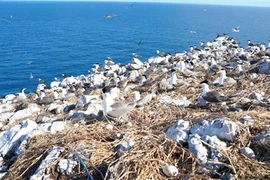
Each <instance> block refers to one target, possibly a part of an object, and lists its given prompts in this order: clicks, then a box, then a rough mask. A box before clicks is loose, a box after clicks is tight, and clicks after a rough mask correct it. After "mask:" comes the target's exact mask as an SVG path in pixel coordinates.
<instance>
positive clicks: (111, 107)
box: [102, 93, 137, 121]
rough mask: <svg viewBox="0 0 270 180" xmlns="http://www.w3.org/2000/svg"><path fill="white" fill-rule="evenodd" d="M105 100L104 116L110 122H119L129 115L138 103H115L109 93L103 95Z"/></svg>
mask: <svg viewBox="0 0 270 180" xmlns="http://www.w3.org/2000/svg"><path fill="white" fill-rule="evenodd" d="M102 96H103V99H104V107H103V114H104V116H105V117H106V119H108V120H114V121H116V120H118V119H119V118H121V117H122V116H123V115H125V114H127V113H129V112H130V111H132V110H133V109H134V108H135V107H136V105H137V103H136V102H132V103H120V102H115V101H114V100H113V99H112V98H111V97H110V94H109V93H103V94H102Z"/></svg>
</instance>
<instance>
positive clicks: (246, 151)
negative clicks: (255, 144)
mask: <svg viewBox="0 0 270 180" xmlns="http://www.w3.org/2000/svg"><path fill="white" fill-rule="evenodd" d="M241 153H243V154H244V155H245V156H247V157H248V158H250V159H255V158H256V156H255V153H254V151H253V150H252V149H251V148H249V147H244V148H242V149H241Z"/></svg>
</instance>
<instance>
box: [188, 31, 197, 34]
mask: <svg viewBox="0 0 270 180" xmlns="http://www.w3.org/2000/svg"><path fill="white" fill-rule="evenodd" d="M189 33H191V34H197V32H196V31H189Z"/></svg>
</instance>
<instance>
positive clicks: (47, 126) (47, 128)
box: [37, 123, 52, 132]
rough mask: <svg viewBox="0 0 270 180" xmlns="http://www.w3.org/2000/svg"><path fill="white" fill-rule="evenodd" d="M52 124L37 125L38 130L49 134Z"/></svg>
mask: <svg viewBox="0 0 270 180" xmlns="http://www.w3.org/2000/svg"><path fill="white" fill-rule="evenodd" d="M51 125H52V123H42V124H39V125H38V128H37V129H38V130H41V131H43V132H50V129H51Z"/></svg>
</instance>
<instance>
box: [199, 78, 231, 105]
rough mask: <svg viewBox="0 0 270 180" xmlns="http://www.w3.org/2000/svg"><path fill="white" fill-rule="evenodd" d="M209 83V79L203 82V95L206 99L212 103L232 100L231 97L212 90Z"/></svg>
mask: <svg viewBox="0 0 270 180" xmlns="http://www.w3.org/2000/svg"><path fill="white" fill-rule="evenodd" d="M207 83H208V82H207V81H203V82H201V87H202V90H203V92H202V97H203V99H204V100H205V101H207V102H210V103H221V102H226V101H231V99H230V98H228V97H226V96H223V95H221V94H219V93H218V92H216V91H211V90H210V88H209V85H208V84H207Z"/></svg>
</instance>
